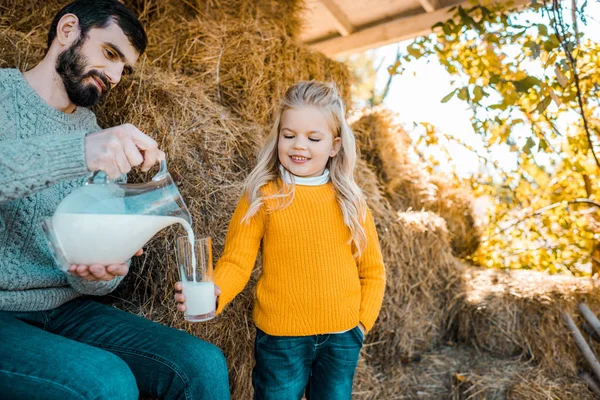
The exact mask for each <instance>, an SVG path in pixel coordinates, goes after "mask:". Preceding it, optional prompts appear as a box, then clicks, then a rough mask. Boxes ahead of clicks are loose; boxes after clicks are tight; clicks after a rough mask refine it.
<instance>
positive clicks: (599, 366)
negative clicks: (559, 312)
mask: <svg viewBox="0 0 600 400" xmlns="http://www.w3.org/2000/svg"><path fill="white" fill-rule="evenodd" d="M563 320H564V321H565V324H566V325H567V328H569V330H570V331H571V333H572V334H573V340H575V344H577V347H579V350H580V351H581V354H583V357H584V358H585V359H586V361H587V362H588V364H590V367H592V371H594V374H595V375H596V378H599V379H600V363H599V362H598V359H597V358H596V356H595V355H594V352H593V351H592V349H591V348H590V346H589V345H588V344H587V342H586V341H585V339H584V338H583V335H582V334H581V332H580V331H579V328H577V325H575V322H574V321H573V318H571V315H569V313H568V312H566V311H565V312H563Z"/></svg>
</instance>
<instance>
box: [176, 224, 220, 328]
mask: <svg viewBox="0 0 600 400" xmlns="http://www.w3.org/2000/svg"><path fill="white" fill-rule="evenodd" d="M176 250H177V264H178V266H179V273H180V276H181V282H182V284H183V295H184V296H185V308H186V310H185V314H184V316H185V319H186V320H187V321H191V322H201V321H208V320H209V319H213V318H214V317H215V309H216V297H215V284H214V282H213V265H212V239H211V238H210V237H207V238H201V239H194V238H193V237H190V236H181V237H179V238H177V242H176Z"/></svg>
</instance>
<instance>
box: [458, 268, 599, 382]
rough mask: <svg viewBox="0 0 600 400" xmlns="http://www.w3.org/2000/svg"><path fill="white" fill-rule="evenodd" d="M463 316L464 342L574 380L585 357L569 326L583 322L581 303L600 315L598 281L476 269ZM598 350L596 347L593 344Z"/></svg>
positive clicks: (460, 318) (468, 280) (469, 275)
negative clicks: (566, 319) (566, 316)
mask: <svg viewBox="0 0 600 400" xmlns="http://www.w3.org/2000/svg"><path fill="white" fill-rule="evenodd" d="M464 280H465V282H466V288H465V289H466V293H465V297H464V303H463V305H462V306H461V309H460V311H459V316H458V319H457V320H458V338H459V340H461V341H464V342H466V343H468V344H469V345H472V346H475V347H476V348H478V349H481V350H485V351H488V352H491V353H492V354H496V355H499V356H521V357H522V358H523V359H525V360H531V361H533V362H535V363H536V364H538V365H540V366H541V367H543V368H544V369H545V370H547V371H550V372H552V373H560V374H570V375H571V376H574V375H576V374H577V372H578V370H579V366H580V364H581V360H582V357H581V355H580V353H579V351H578V350H577V348H576V346H575V343H574V342H573V340H572V339H571V336H570V334H569V332H568V331H567V329H566V327H565V326H564V324H563V321H562V317H561V314H562V312H563V311H564V310H566V311H568V312H570V313H571V315H572V316H573V317H574V318H575V320H576V321H580V320H581V318H580V317H579V313H578V312H577V311H576V309H577V304H578V303H579V302H580V301H585V303H586V304H587V305H588V306H590V308H591V309H592V310H596V312H597V311H600V298H599V296H598V294H597V290H595V287H597V284H598V283H597V282H594V281H591V280H590V279H589V278H575V277H570V276H565V275H548V274H545V273H542V272H535V271H526V270H518V271H497V270H484V269H479V268H470V269H468V270H467V271H466V272H465V276H464ZM591 344H592V345H593V346H595V344H594V343H591Z"/></svg>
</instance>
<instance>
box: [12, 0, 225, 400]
mask: <svg viewBox="0 0 600 400" xmlns="http://www.w3.org/2000/svg"><path fill="white" fill-rule="evenodd" d="M146 43H147V39H146V34H145V32H144V28H143V27H142V25H141V23H140V22H139V20H138V19H137V17H136V16H135V15H134V14H133V13H132V12H131V11H130V10H128V9H127V8H126V7H125V6H123V5H122V4H121V3H119V2H118V1H116V0H77V1H74V2H73V3H71V4H68V5H67V6H65V7H64V8H63V9H62V10H61V11H60V12H59V13H58V14H57V15H56V17H55V18H54V21H53V22H52V25H51V27H50V31H49V34H48V49H47V52H46V54H45V56H44V58H43V60H42V61H41V62H40V63H39V64H37V65H36V66H35V67H34V68H33V69H31V70H29V71H26V72H24V73H22V72H21V71H19V70H17V69H0V393H1V395H0V397H2V398H4V399H36V398H43V399H61V400H63V399H111V400H112V399H138V397H139V396H140V395H142V396H146V397H152V398H164V399H228V398H229V385H228V377H227V365H226V363H225V359H224V357H223V354H222V353H221V351H220V350H219V349H218V348H216V347H215V346H213V345H211V344H209V343H206V342H204V341H202V340H200V339H198V338H196V337H193V336H191V335H189V334H187V333H185V332H183V331H180V330H176V329H172V328H168V327H166V326H163V325H160V324H157V323H154V322H152V321H149V320H146V319H144V318H141V317H138V316H135V315H132V314H129V313H126V312H123V311H120V310H117V309H115V308H113V307H110V306H107V305H104V304H102V303H100V302H97V301H94V296H102V295H105V294H107V293H110V292H111V291H112V290H114V289H115V288H116V287H117V285H118V284H119V282H121V280H122V279H123V276H125V275H126V274H127V272H128V270H129V267H128V265H127V264H118V265H76V266H72V267H71V269H70V270H69V271H68V272H66V273H65V272H63V271H61V270H60V269H59V268H58V267H57V266H56V265H55V263H54V261H53V259H52V256H51V254H50V251H49V249H48V247H47V245H46V243H45V240H44V236H43V232H42V229H41V224H40V222H41V220H42V218H44V217H47V216H51V215H52V214H53V213H54V211H55V209H56V207H57V206H58V203H59V202H60V201H61V200H62V199H63V198H64V197H65V196H66V195H67V194H68V193H69V192H70V191H72V190H73V189H74V188H77V187H79V186H81V185H83V183H84V182H85V179H86V177H87V176H88V175H89V174H90V172H94V171H98V170H102V171H105V172H106V173H107V174H108V175H109V177H111V178H118V177H120V176H122V175H123V174H126V173H127V172H129V171H130V170H131V168H133V167H138V166H139V167H140V168H141V169H142V170H148V169H150V167H152V166H153V165H154V164H155V163H156V162H157V161H158V160H160V159H162V158H163V157H164V153H163V152H162V151H161V150H160V149H159V148H158V146H157V143H156V141H155V140H154V139H152V138H151V137H149V136H147V135H146V134H144V133H143V132H141V131H140V130H139V129H137V128H136V127H135V126H133V125H131V124H125V125H120V126H115V127H112V128H109V129H104V130H102V129H100V127H99V126H98V125H97V123H96V118H95V116H94V114H93V113H92V112H91V111H90V110H88V109H87V107H90V106H92V105H94V104H97V103H98V102H100V101H102V99H104V98H105V97H106V96H107V95H108V94H109V93H110V91H111V89H112V88H114V87H115V85H117V84H118V83H119V81H120V80H121V78H122V76H123V75H124V74H131V73H132V72H133V68H134V65H135V63H136V61H137V60H138V58H139V56H140V55H141V54H142V53H143V52H144V50H145V48H146ZM138 253H139V252H138Z"/></svg>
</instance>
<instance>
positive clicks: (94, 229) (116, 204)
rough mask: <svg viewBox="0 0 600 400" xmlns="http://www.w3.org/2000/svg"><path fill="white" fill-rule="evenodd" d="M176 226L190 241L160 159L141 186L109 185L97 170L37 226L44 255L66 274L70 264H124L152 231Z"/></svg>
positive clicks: (184, 212)
mask: <svg viewBox="0 0 600 400" xmlns="http://www.w3.org/2000/svg"><path fill="white" fill-rule="evenodd" d="M176 223H179V224H181V225H183V227H184V228H185V230H186V231H187V233H188V236H190V238H191V239H193V233H192V228H191V225H192V217H191V215H190V213H189V211H188V209H187V206H186V205H185V202H184V201H183V198H182V197H181V194H180V193H179V190H177V186H176V185H175V183H174V182H173V178H171V175H170V174H169V173H168V172H167V163H166V161H165V160H162V161H161V162H160V170H159V171H158V173H157V174H156V175H155V176H154V177H153V178H152V180H151V181H150V182H146V183H133V184H125V183H123V184H122V183H114V182H111V181H109V179H108V176H107V175H106V174H105V173H104V172H102V171H98V172H96V173H94V175H92V177H91V178H89V179H88V181H87V182H86V183H85V185H83V186H82V187H80V188H78V189H76V190H74V191H73V192H72V193H70V194H69V195H68V196H67V197H65V198H64V199H63V200H62V201H61V202H60V204H59V205H58V207H57V209H56V212H55V213H54V215H53V216H52V217H49V218H45V219H44V220H43V221H42V229H43V231H44V234H45V236H46V240H47V242H48V247H49V249H50V253H51V254H52V256H53V258H54V260H55V261H56V263H57V265H58V266H59V267H60V268H61V269H62V270H63V271H67V270H68V269H69V267H70V266H71V265H72V264H83V265H92V264H102V265H110V264H121V263H124V262H127V261H128V260H129V259H131V257H133V255H134V254H135V253H136V252H137V251H138V250H139V249H141V248H142V247H143V246H144V245H145V244H146V243H147V242H148V241H149V240H150V239H151V238H152V237H153V236H154V235H155V234H156V233H157V232H158V231H160V230H161V229H163V228H165V227H167V226H169V225H172V224H176Z"/></svg>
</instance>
